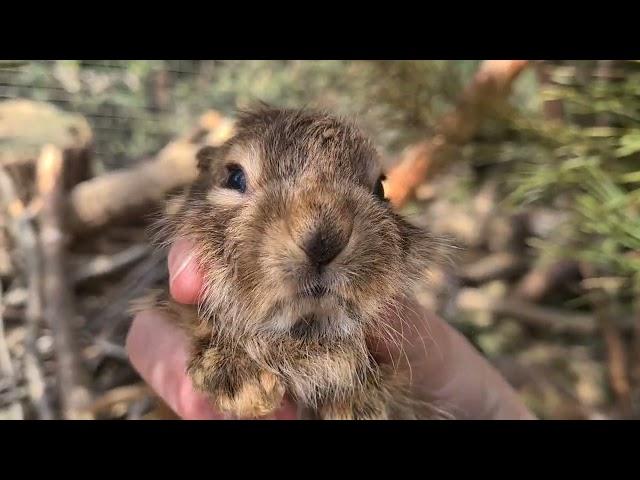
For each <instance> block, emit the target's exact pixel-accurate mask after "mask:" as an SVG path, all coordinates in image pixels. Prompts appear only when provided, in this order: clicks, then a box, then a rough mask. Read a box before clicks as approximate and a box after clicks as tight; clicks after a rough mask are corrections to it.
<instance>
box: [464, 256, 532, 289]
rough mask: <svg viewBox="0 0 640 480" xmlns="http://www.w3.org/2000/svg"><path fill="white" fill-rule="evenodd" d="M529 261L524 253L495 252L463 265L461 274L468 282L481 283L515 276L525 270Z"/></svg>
mask: <svg viewBox="0 0 640 480" xmlns="http://www.w3.org/2000/svg"><path fill="white" fill-rule="evenodd" d="M527 263H528V262H527V259H526V258H524V257H523V256H522V255H516V254H513V253H509V252H501V253H493V254H491V255H487V256H485V257H483V258H481V259H480V260H478V261H476V262H474V263H471V264H469V265H465V266H464V267H462V269H461V272H460V275H459V276H460V278H461V279H462V280H464V281H466V282H470V283H474V284H480V283H485V282H489V281H492V280H498V279H502V278H508V277H513V276H514V275H517V274H519V273H521V272H523V271H525V269H526V267H527Z"/></svg>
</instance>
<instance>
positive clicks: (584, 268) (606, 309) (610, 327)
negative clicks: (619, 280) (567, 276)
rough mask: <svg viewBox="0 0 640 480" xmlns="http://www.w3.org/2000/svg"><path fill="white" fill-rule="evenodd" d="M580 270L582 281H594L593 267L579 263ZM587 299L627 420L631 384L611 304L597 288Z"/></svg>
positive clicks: (623, 346)
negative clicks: (593, 314)
mask: <svg viewBox="0 0 640 480" xmlns="http://www.w3.org/2000/svg"><path fill="white" fill-rule="evenodd" d="M580 270H581V272H582V274H583V276H584V277H585V279H597V272H596V269H595V267H594V266H593V265H590V264H587V263H581V264H580ZM583 284H584V282H583ZM587 297H588V298H589V300H590V301H591V304H592V306H593V310H594V313H595V317H596V320H597V323H598V328H599V330H600V334H601V335H602V339H603V340H604V344H605V347H606V349H607V370H608V373H609V382H610V385H611V389H612V390H613V393H614V394H615V396H616V399H617V402H618V408H619V410H620V412H621V413H622V415H623V416H625V417H628V416H629V415H631V411H632V404H631V384H630V381H629V372H628V368H627V356H628V355H627V349H626V347H625V344H624V341H623V339H622V334H621V332H620V329H619V328H618V325H617V324H616V323H615V322H614V320H613V319H614V313H613V311H612V308H611V301H610V299H609V297H608V295H607V292H606V291H605V290H604V289H603V288H600V287H594V288H591V289H589V290H588V291H587Z"/></svg>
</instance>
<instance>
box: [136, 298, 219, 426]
mask: <svg viewBox="0 0 640 480" xmlns="http://www.w3.org/2000/svg"><path fill="white" fill-rule="evenodd" d="M185 346H186V338H185V336H184V334H183V333H182V332H181V331H180V330H178V329H177V328H175V327H173V326H172V325H170V324H169V323H168V322H167V321H166V320H165V319H164V318H163V315H162V314H161V313H158V312H155V311H152V310H149V311H145V312H142V313H139V314H138V315H136V317H135V318H134V320H133V323H132V325H131V329H130V330H129V334H128V336H127V342H126V349H127V353H128V354H129V358H130V360H131V363H132V364H133V366H134V367H135V369H136V370H137V371H138V372H139V373H140V375H141V376H142V378H143V379H144V380H145V381H146V382H147V383H148V384H149V385H150V386H151V388H153V389H154V390H155V392H156V393H157V394H158V395H159V396H160V397H161V398H162V399H163V400H164V402H165V403H166V404H167V405H169V407H170V408H171V409H172V410H173V411H174V412H176V413H177V414H178V415H179V416H180V417H182V418H185V419H194V420H195V419H203V420H204V419H217V418H222V416H221V415H219V414H217V413H216V412H214V411H213V409H212V408H211V407H210V406H209V404H208V401H207V399H206V398H205V397H204V396H203V395H201V394H199V393H198V392H196V391H194V389H193V385H192V384H191V380H190V379H189V377H188V376H187V375H186V373H185V371H186V365H187V352H186V348H185Z"/></svg>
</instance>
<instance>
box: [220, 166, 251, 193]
mask: <svg viewBox="0 0 640 480" xmlns="http://www.w3.org/2000/svg"><path fill="white" fill-rule="evenodd" d="M227 169H228V170H229V176H228V177H227V182H226V183H225V187H226V188H231V189H233V190H237V191H239V192H240V193H244V192H245V191H246V190H247V179H246V178H245V175H244V171H243V170H242V168H240V167H239V166H238V165H230V166H228V167H227Z"/></svg>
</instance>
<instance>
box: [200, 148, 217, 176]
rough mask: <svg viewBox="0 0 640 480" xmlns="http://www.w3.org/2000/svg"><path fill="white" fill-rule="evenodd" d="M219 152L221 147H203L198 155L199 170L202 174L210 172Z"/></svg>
mask: <svg viewBox="0 0 640 480" xmlns="http://www.w3.org/2000/svg"><path fill="white" fill-rule="evenodd" d="M219 150H220V149H219V147H212V146H210V145H207V146H205V147H202V148H201V149H200V150H199V151H198V153H196V160H197V161H198V170H200V171H201V172H208V171H209V169H210V167H211V163H212V162H213V161H214V160H215V158H216V157H217V156H218V152H219Z"/></svg>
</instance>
